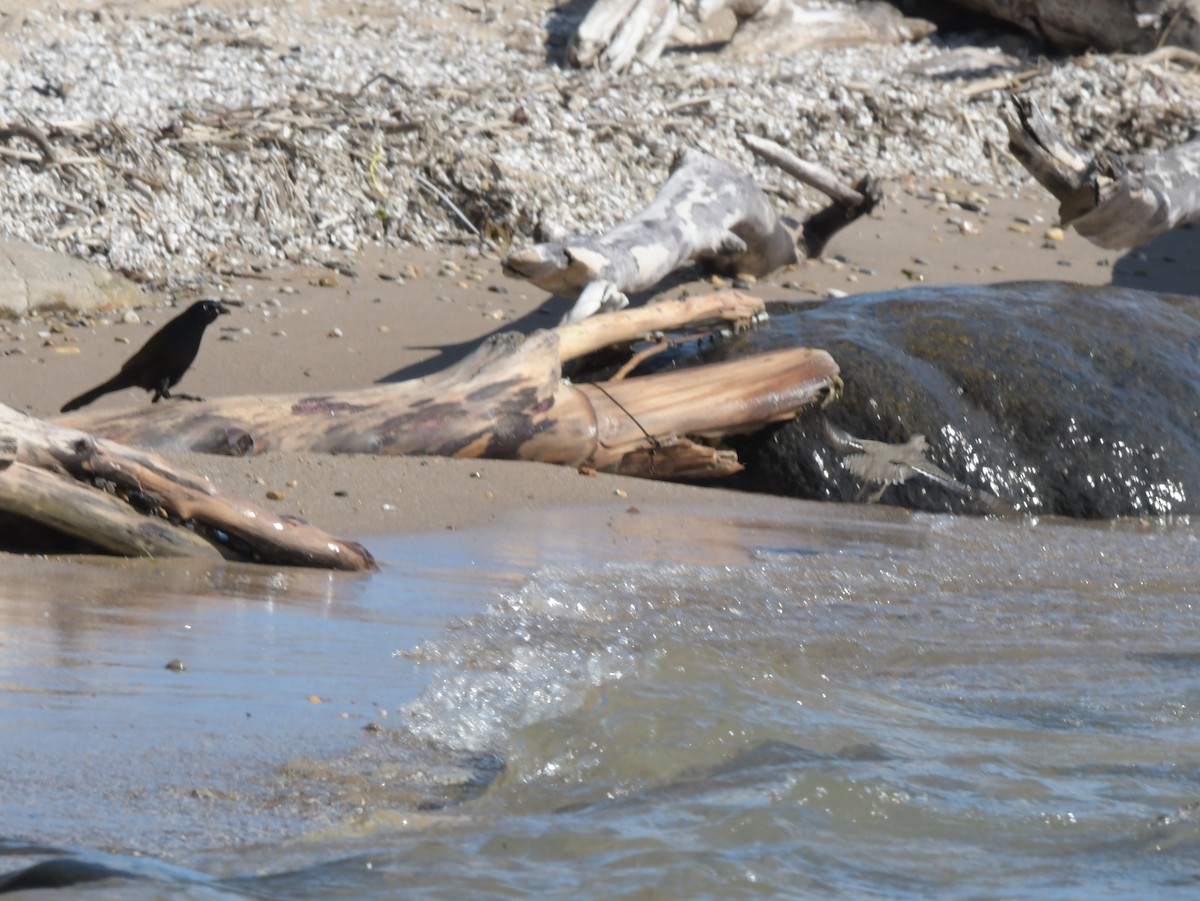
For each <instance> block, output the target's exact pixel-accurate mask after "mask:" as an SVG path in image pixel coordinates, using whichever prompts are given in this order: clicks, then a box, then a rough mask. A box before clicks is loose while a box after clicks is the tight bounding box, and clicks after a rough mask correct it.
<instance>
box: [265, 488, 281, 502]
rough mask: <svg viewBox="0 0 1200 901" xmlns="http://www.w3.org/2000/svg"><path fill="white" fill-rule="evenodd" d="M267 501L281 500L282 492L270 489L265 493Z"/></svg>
mask: <svg viewBox="0 0 1200 901" xmlns="http://www.w3.org/2000/svg"><path fill="white" fill-rule="evenodd" d="M267 500H269V501H281V500H283V492H282V491H279V490H277V489H275V488H272V489H271V490H270V491H268V492H267Z"/></svg>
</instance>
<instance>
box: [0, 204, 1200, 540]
mask: <svg viewBox="0 0 1200 901" xmlns="http://www.w3.org/2000/svg"><path fill="white" fill-rule="evenodd" d="M887 192H888V197H889V200H888V202H887V204H886V205H885V206H884V208H883V209H882V210H880V211H878V212H876V213H875V214H874V215H872V216H871V217H869V218H867V219H865V220H862V221H860V222H858V223H856V224H855V225H853V226H851V227H850V228H849V229H847V230H846V231H845V232H843V233H842V234H840V235H839V236H838V237H836V238H835V239H834V241H833V243H832V244H831V246H830V247H829V248H828V250H827V256H826V259H824V260H820V261H808V262H804V263H801V264H799V265H798V266H796V267H792V268H791V269H790V270H785V271H780V272H777V273H775V274H773V275H772V276H771V277H770V278H768V279H765V280H763V281H761V282H759V283H758V284H757V285H755V286H754V287H753V289H752V290H753V292H754V293H757V294H758V295H759V296H761V297H763V298H765V299H767V300H768V301H771V300H788V299H804V300H811V299H813V298H817V297H823V296H828V294H829V293H830V292H831V291H833V292H838V291H840V292H846V293H863V292H867V291H875V290H887V289H892V288H899V287H905V286H910V285H913V284H915V283H917V282H918V281H921V282H925V283H930V284H938V283H956V282H957V283H974V284H978V283H988V282H997V281H1006V280H1014V279H1059V280H1069V281H1077V282H1082V283H1088V284H1106V283H1109V282H1111V281H1117V282H1119V283H1122V284H1129V285H1135V286H1139V285H1140V286H1145V287H1149V288H1155V289H1158V290H1174V291H1186V290H1188V287H1189V283H1191V282H1192V281H1193V279H1192V277H1193V276H1194V275H1195V271H1194V269H1195V264H1194V263H1193V262H1192V261H1191V260H1190V259H1189V258H1187V257H1186V255H1184V254H1180V255H1179V256H1176V257H1172V256H1171V255H1170V253H1169V248H1168V249H1167V250H1162V249H1157V250H1156V249H1155V248H1150V249H1148V251H1147V252H1143V254H1141V255H1138V256H1133V255H1130V256H1127V257H1122V256H1121V255H1120V254H1117V253H1114V252H1107V251H1103V250H1101V249H1099V248H1096V247H1093V246H1092V245H1090V244H1088V243H1087V242H1086V241H1084V240H1083V239H1082V238H1080V237H1078V236H1077V235H1074V234H1073V233H1069V232H1068V233H1067V234H1066V235H1065V236H1062V237H1061V238H1059V237H1058V236H1053V237H1051V238H1047V237H1046V234H1047V232H1049V230H1050V229H1051V228H1052V226H1053V225H1054V222H1055V213H1054V208H1053V203H1052V201H1051V200H1050V198H1049V197H1048V196H1046V195H1045V194H1044V193H1042V192H1041V191H1040V189H1037V188H1035V187H1032V186H1031V187H1029V188H1026V189H1024V190H1022V191H1021V192H1020V193H1019V194H1018V195H1017V196H1015V197H1014V196H1012V195H1011V193H1009V192H1004V191H998V190H997V191H989V190H988V189H987V188H984V187H979V186H970V185H961V184H953V185H924V186H919V185H917V184H909V185H896V184H892V185H888V186H887ZM968 197H970V198H972V202H975V203H982V205H983V208H984V212H983V213H982V214H980V213H977V212H970V211H967V210H963V209H961V208H957V207H956V206H954V205H953V203H954V201H955V200H966V199H967V198H968ZM963 222H967V223H969V225H967V226H965V227H964V226H962V225H960V223H963ZM1051 234H1052V235H1053V233H1052V232H1051ZM1165 240H1167V239H1164V241H1165ZM348 273H352V274H348ZM251 274H252V275H253V276H254V277H249V278H235V279H233V280H232V285H231V288H230V289H229V290H228V291H226V292H223V293H213V294H210V295H207V296H220V297H223V298H224V299H226V300H232V301H236V302H239V303H240V304H241V305H240V306H238V307H236V308H235V312H234V313H233V315H231V316H229V317H223V318H222V320H220V322H219V326H220V327H221V329H222V331H221V332H220V333H213V332H210V334H209V335H208V336H207V338H206V340H205V343H204V345H203V347H202V349H201V353H200V356H199V358H198V359H197V361H196V363H195V365H194V366H193V368H192V369H191V370H190V371H189V372H188V374H187V376H186V377H185V379H184V381H183V383H182V384H181V386H180V387H181V390H184V391H187V392H192V393H197V394H200V395H203V396H207V397H213V396H219V395H229V394H245V393H272V392H286V391H304V390H322V391H328V390H340V389H348V388H354V387H361V386H363V385H368V384H371V383H373V382H375V381H378V380H380V379H384V378H395V377H403V378H410V377H416V376H419V375H421V374H424V373H426V372H429V371H433V370H436V369H440V368H442V367H443V366H444V365H447V364H448V363H449V362H451V361H452V360H453V359H455V358H456V356H457V355H458V354H461V353H463V352H464V351H465V350H466V349H468V348H470V347H471V346H473V345H474V344H475V343H477V342H478V341H479V340H480V339H481V338H482V337H484V336H486V335H488V334H490V333H492V332H494V331H497V330H506V329H510V328H517V329H521V330H523V331H531V330H533V329H535V328H540V327H549V326H553V325H554V324H556V322H557V319H558V316H559V315H560V313H561V310H562V305H561V304H558V303H556V304H551V305H550V306H548V307H547V306H545V304H546V302H547V300H548V298H547V296H546V294H545V293H544V292H542V291H540V290H539V289H537V288H535V287H533V286H531V285H528V284H526V283H523V282H519V281H516V280H513V279H510V278H508V277H507V276H505V275H504V274H503V273H502V272H501V270H500V266H499V262H498V260H496V259H494V258H492V259H487V258H479V257H475V258H472V257H471V256H470V255H468V254H467V253H465V252H464V251H463V250H462V249H461V248H457V247H447V248H444V249H443V251H442V252H441V253H431V252H428V251H412V252H404V253H396V252H394V251H383V250H376V251H370V252H368V253H366V254H363V255H361V256H359V257H358V258H355V259H351V260H346V261H345V266H344V271H342V272H340V273H339V272H335V271H333V270H328V269H321V268H316V267H306V268H299V267H290V268H273V269H268V270H263V271H262V272H260V273H251ZM711 287H712V286H711V285H709V284H706V283H703V282H694V283H691V284H689V285H687V286H686V288H687V289H688V290H690V291H692V292H699V291H704V290H709V289H711ZM673 290H674V291H675V292H677V291H678V290H679V289H673ZM667 296H670V294H668V295H667ZM190 299H191V297H179V298H178V301H179V302H180V303H186V302H187V301H189V300H190ZM137 312H138V318H139V320H140V322H138V323H137V324H126V323H124V322H120V321H119V319H120V314H116V315H114V316H113V319H116V320H118V321H115V322H111V323H108V322H106V321H105V320H103V319H102V318H95V319H90V320H86V323H87V324H84V325H78V324H74V323H78V322H79V321H80V320H79V317H77V316H73V315H54V316H50V317H45V318H38V319H29V320H24V321H20V322H4V323H0V385H2V386H3V388H2V391H0V402H4V403H6V404H8V405H10V406H13V407H15V408H17V409H21V410H25V411H27V412H28V413H30V414H31V415H34V416H39V417H49V416H53V415H54V414H55V413H56V411H57V409H58V407H59V406H60V405H61V404H62V403H63V402H64V401H65V400H66V399H67V398H69V397H71V396H73V395H74V394H76V393H78V392H79V391H81V390H83V389H85V388H87V387H89V386H90V385H92V384H95V383H97V382H99V381H101V380H103V379H104V378H106V377H108V376H109V375H111V374H112V372H114V371H116V369H117V368H119V366H120V364H121V362H122V361H123V360H124V359H126V357H127V356H128V355H129V354H130V353H132V352H133V350H135V349H136V348H137V347H138V346H139V345H140V344H141V342H143V341H144V340H145V339H146V337H148V335H149V334H150V332H151V331H152V328H151V327H150V323H151V322H154V323H158V324H161V323H162V322H163V321H165V320H166V319H167V318H169V317H170V315H172V311H171V310H170V309H169V308H167V306H166V298H164V297H158V296H153V295H148V296H147V303H146V306H145V307H143V308H142V309H140V310H138V311H137ZM145 402H146V398H145V396H144V395H142V393H141V392H135V391H132V390H130V391H125V392H120V393H118V394H116V395H110V396H108V397H105V398H103V399H101V401H99V402H98V405H104V406H111V407H118V406H129V405H135V404H141V403H145ZM175 459H176V462H179V463H182V464H183V465H185V466H187V467H189V468H191V469H194V470H196V471H198V472H200V473H203V474H205V475H207V476H209V477H211V478H213V479H214V480H215V481H216V482H217V483H218V484H219V485H221V486H222V487H224V488H225V489H227V490H229V491H231V492H234V493H236V494H239V495H242V496H245V497H247V498H250V499H252V500H255V501H257V502H259V503H265V504H267V505H269V506H271V507H274V508H276V509H279V510H280V511H281V512H287V513H292V514H298V515H302V516H304V517H305V518H307V519H309V520H310V521H312V522H314V523H316V524H318V525H320V526H322V527H323V528H326V529H328V530H330V531H333V532H337V533H340V534H345V535H352V536H363V535H371V534H380V533H399V532H413V531H428V530H441V529H447V528H453V529H460V528H468V527H471V526H476V525H486V524H489V523H495V522H497V521H500V520H501V519H502V518H503V516H504V513H505V511H506V510H508V509H512V508H529V507H536V506H538V505H561V504H568V505H576V504H596V505H600V506H602V507H612V508H613V509H618V510H623V509H626V508H628V507H630V506H636V505H637V504H638V503H639V502H641V503H648V502H651V501H654V502H672V501H677V502H684V501H692V500H699V501H702V502H703V501H705V500H708V499H711V495H710V493H709V489H704V488H694V487H689V486H680V485H670V484H662V483H653V482H647V481H643V480H636V479H629V478H621V477H614V476H605V475H600V476H584V475H580V474H578V473H576V472H575V471H574V470H571V469H569V468H565V467H553V466H548V465H538V464H520V463H509V462H503V461H472V460H462V461H459V460H446V459H432V458H431V459H420V458H400V459H396V458H377V457H332V456H322V455H278V454H270V455H263V456H259V457H253V458H249V459H230V458H218V457H211V456H202V455H183V456H176V457H175ZM268 491H272V492H280V493H282V494H283V499H282V500H268V499H267V497H266V494H267V492H268ZM721 503H722V504H723V505H729V504H734V503H736V504H739V505H747V508H748V507H749V506H753V505H756V504H759V505H760V504H767V503H785V504H786V503H789V502H787V501H780V500H778V499H768V498H762V497H743V496H740V495H738V494H737V493H733V492H729V493H725V494H723V495H722V496H721Z"/></svg>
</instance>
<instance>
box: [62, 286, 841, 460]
mask: <svg viewBox="0 0 1200 901" xmlns="http://www.w3.org/2000/svg"><path fill="white" fill-rule="evenodd" d="M761 311H762V302H761V301H759V300H757V299H756V298H752V297H749V296H748V295H743V294H738V293H736V292H726V293H720V294H712V295H707V296H705V297H695V298H690V299H688V300H686V301H683V302H663V303H657V304H652V305H650V306H648V307H644V308H641V309H638V310H631V311H626V312H623V313H619V314H614V315H613V316H611V317H607V318H606V320H605V321H604V323H602V327H600V326H597V325H595V324H593V323H591V322H585V323H580V324H578V325H574V326H568V327H564V328H562V329H558V330H552V331H541V332H535V333H534V334H533V335H531V336H529V337H528V338H524V339H523V338H522V337H521V336H519V335H512V334H509V335H500V336H497V337H496V338H493V339H491V340H489V341H487V342H485V343H484V344H483V345H482V346H481V347H480V348H479V349H478V350H477V351H476V352H475V353H474V354H472V355H471V356H469V357H467V358H466V359H464V360H462V361H461V362H460V363H458V364H457V365H455V366H453V367H451V368H449V369H446V370H443V371H442V372H439V373H435V374H433V375H430V376H426V377H424V378H421V379H414V380H412V381H408V382H401V383H398V384H391V385H380V386H376V387H371V388H365V389H362V390H358V391H345V392H339V393H336V394H325V395H312V394H287V395H275V396H269V397H261V396H255V397H231V398H220V399H214V400H210V401H207V402H204V403H189V404H160V405H157V406H155V407H151V408H147V407H139V408H138V409H137V410H136V411H125V412H104V411H93V412H87V413H78V414H72V415H70V416H69V417H65V418H64V419H63V420H62V421H64V422H68V423H70V424H71V425H73V426H76V427H79V428H85V429H87V430H88V431H90V432H93V433H95V434H99V435H104V436H106V437H109V438H112V439H114V440H120V441H124V442H126V443H130V444H136V445H139V446H143V447H152V448H159V449H176V450H200V451H210V452H211V451H214V450H216V451H224V452H230V451H240V452H250V451H253V452H255V453H258V452H263V451H300V450H307V451H316V452H324V453H375V454H390V455H402V454H432V455H440V456H452V457H468V458H472V457H491V458H500V459H514V460H537V461H543V462H550V463H564V464H569V465H575V466H583V465H586V466H590V467H593V468H595V469H598V470H602V471H608V472H622V473H627V474H636V475H641V476H646V477H649V478H680V477H684V476H686V477H689V478H696V477H700V476H721V475H726V474H729V473H732V472H736V471H737V470H738V469H740V468H741V467H740V464H738V463H737V460H736V459H735V458H734V457H732V456H731V455H730V454H729V453H728V452H725V451H722V450H720V449H719V448H718V447H715V446H709V442H712V443H713V444H715V443H718V442H719V441H720V438H721V436H723V435H728V434H734V433H740V432H747V431H753V430H755V429H758V428H761V427H763V426H764V425H766V424H768V423H771V422H776V421H779V420H781V419H787V418H789V417H791V416H794V415H795V414H796V413H797V412H798V411H799V410H800V409H802V408H803V407H805V406H807V405H809V404H811V403H813V402H815V401H817V400H819V399H821V398H822V397H824V396H825V395H826V394H827V392H829V391H830V390H832V389H833V388H834V386H835V385H836V384H837V371H838V370H837V364H836V363H834V361H833V360H832V359H831V358H830V357H829V355H828V354H826V353H824V352H823V351H818V350H808V349H793V350H784V351H778V352H774V353H770V354H763V355H761V356H756V357H754V358H751V359H746V360H738V361H733V362H729V363H721V364H715V365H712V366H706V367H699V368H695V369H688V370H686V371H679V372H669V373H662V374H657V375H651V376H645V377H640V378H632V379H620V380H616V381H611V382H607V383H597V384H595V385H589V384H580V385H576V384H572V383H571V382H570V381H567V380H565V379H564V378H563V377H562V365H563V362H564V360H565V359H571V358H574V357H575V356H577V355H580V354H583V353H587V352H589V351H591V350H593V349H595V348H596V347H599V346H602V345H607V344H610V343H613V342H626V341H631V340H634V339H636V338H640V337H644V336H645V335H647V334H649V333H653V332H655V331H658V330H663V329H672V328H678V327H680V326H682V325H685V324H687V323H690V322H695V321H711V320H713V319H720V320H724V321H726V322H746V321H748V320H750V319H751V318H752V317H754V316H755V315H757V314H759V313H761Z"/></svg>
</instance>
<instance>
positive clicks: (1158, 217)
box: [1001, 97, 1200, 250]
mask: <svg viewBox="0 0 1200 901" xmlns="http://www.w3.org/2000/svg"><path fill="white" fill-rule="evenodd" d="M1012 107H1013V109H1012V110H1011V111H1010V110H1007V109H1006V110H1004V111H1003V112H1002V113H1001V115H1002V117H1003V119H1004V123H1005V125H1006V126H1007V128H1008V138H1009V149H1010V150H1011V151H1012V153H1013V155H1014V156H1015V157H1016V158H1017V159H1018V160H1019V161H1020V162H1021V164H1022V165H1023V166H1024V167H1025V168H1026V169H1028V170H1029V172H1030V174H1031V175H1033V177H1034V178H1036V179H1037V180H1038V182H1039V183H1040V184H1041V185H1042V186H1043V187H1044V188H1046V190H1048V191H1049V192H1050V193H1051V194H1053V195H1054V196H1055V198H1056V199H1057V200H1058V202H1059V217H1060V218H1061V220H1062V223H1063V225H1071V226H1073V227H1074V228H1075V230H1076V231H1077V232H1079V234H1081V235H1083V237H1085V238H1087V239H1088V240H1089V241H1091V242H1092V243H1093V244H1096V245H1098V246H1100V247H1106V248H1110V249H1114V250H1121V249H1125V248H1129V247H1137V246H1138V245H1140V244H1145V243H1147V242H1148V241H1151V240H1153V239H1154V238H1157V237H1158V236H1159V235H1161V234H1163V233H1165V232H1167V231H1170V230H1171V229H1173V228H1175V227H1177V226H1179V225H1184V224H1187V223H1189V222H1197V221H1200V141H1189V142H1188V143H1186V144H1181V145H1180V146H1178V147H1174V148H1172V149H1170V150H1168V151H1166V152H1165V153H1163V154H1161V155H1159V156H1141V155H1137V156H1120V155H1118V154H1115V153H1110V152H1108V151H1100V152H1099V153H1097V154H1096V155H1095V156H1094V157H1092V158H1090V159H1089V158H1087V157H1086V156H1085V155H1084V154H1083V153H1082V152H1081V151H1079V150H1077V149H1075V148H1074V147H1072V146H1070V145H1069V144H1067V143H1066V141H1064V140H1063V139H1062V138H1061V137H1060V136H1059V135H1058V133H1057V132H1056V131H1055V130H1054V128H1053V127H1052V126H1051V125H1050V123H1049V122H1048V121H1046V119H1045V117H1044V116H1043V115H1042V113H1041V110H1039V109H1038V107H1037V104H1036V103H1034V102H1033V101H1032V100H1030V99H1028V98H1025V97H1013V98H1012Z"/></svg>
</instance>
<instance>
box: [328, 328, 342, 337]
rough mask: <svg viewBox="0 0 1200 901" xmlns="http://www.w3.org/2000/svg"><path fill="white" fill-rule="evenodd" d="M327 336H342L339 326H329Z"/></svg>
mask: <svg viewBox="0 0 1200 901" xmlns="http://www.w3.org/2000/svg"><path fill="white" fill-rule="evenodd" d="M329 337H330V338H340V337H342V330H341V329H340V328H331V329H330V330H329Z"/></svg>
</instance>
